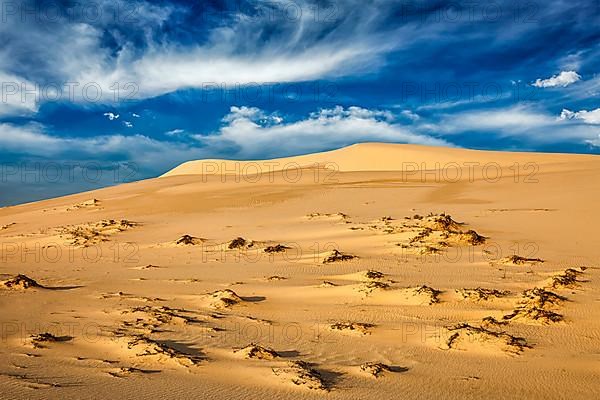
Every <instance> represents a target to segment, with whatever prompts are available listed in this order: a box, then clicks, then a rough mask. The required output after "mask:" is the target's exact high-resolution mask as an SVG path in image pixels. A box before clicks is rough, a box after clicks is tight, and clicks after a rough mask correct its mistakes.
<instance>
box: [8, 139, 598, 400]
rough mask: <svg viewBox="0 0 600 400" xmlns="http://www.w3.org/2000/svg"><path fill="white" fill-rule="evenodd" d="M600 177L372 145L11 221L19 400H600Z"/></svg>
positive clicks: (208, 166) (189, 179)
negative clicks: (599, 232)
mask: <svg viewBox="0 0 600 400" xmlns="http://www.w3.org/2000/svg"><path fill="white" fill-rule="evenodd" d="M599 173H600V159H598V158H597V157H594V156H578V155H563V154H532V153H499V152H482V151H471V150H462V149H448V148H435V147H424V146H412V145H411V146H407V145H387V144H375V143H371V144H361V145H355V146H351V147H348V148H344V149H339V150H334V151H331V152H325V153H320V154H312V155H306V156H298V157H290V158H285V159H278V160H266V161H247V162H236V161H223V160H202V161H192V162H188V163H184V164H183V165H181V166H179V167H177V168H175V169H174V170H172V171H170V172H168V173H166V174H165V175H163V176H162V177H160V178H156V179H150V180H146V181H140V182H134V183H130V184H125V185H120V186H116V187H111V188H106V189H101V190H96V191H93V192H87V193H81V194H76V195H71V196H66V197H62V198H57V199H51V200H47V201H42V202H37V203H31V204H25V205H19V206H14V207H6V208H2V209H0V244H1V247H0V252H1V253H0V257H1V260H2V271H0V310H1V311H2V313H1V314H0V315H1V318H0V323H1V328H2V340H3V346H1V347H0V361H1V362H0V387H1V388H2V389H0V398H10V399H36V398H39V399H48V398H57V399H58V398H60V399H80V398H82V397H85V396H88V397H90V398H91V397H93V398H155V399H170V398H182V397H183V398H185V397H189V396H190V393H194V396H196V397H199V398H211V399H212V398H214V399H228V400H230V399H246V398H253V399H263V398H277V399H312V398H323V397H326V398H331V399H347V398H382V399H394V398H398V397H399V396H401V397H405V398H444V399H464V398H489V399H502V398H531V399H553V398H569V399H586V400H587V399H593V398H596V397H598V389H597V381H598V379H599V378H600V370H599V369H598V368H597V365H598V364H599V362H600V358H599V356H598V351H597V349H598V346H599V345H600V336H599V335H598V332H599V331H600V325H599V324H600V323H599V322H598V321H600V307H598V293H599V291H600V288H599V286H598V282H599V281H600V269H599V265H598V262H599V260H600V246H598V240H597V239H596V238H597V236H598V235H597V232H596V231H597V227H598V226H599V225H600V217H599V216H598V212H597V206H598V200H600V181H599V180H598V174H599ZM509 389H510V390H509ZM83 393H85V396H84V395H83Z"/></svg>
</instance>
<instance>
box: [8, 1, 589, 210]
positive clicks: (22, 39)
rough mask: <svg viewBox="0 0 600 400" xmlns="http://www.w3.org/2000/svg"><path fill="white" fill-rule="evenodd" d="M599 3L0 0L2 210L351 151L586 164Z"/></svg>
mask: <svg viewBox="0 0 600 400" xmlns="http://www.w3.org/2000/svg"><path fill="white" fill-rule="evenodd" d="M599 61H600V0H587V1H581V0H579V1H577V0H569V1H566V0H564V1H563V0H556V1H553V0H550V1H541V0H531V1H529V0H516V1H515V0H508V1H505V0H466V1H451V2H448V1H435V0H411V1H403V0H400V1H380V0H374V1H364V0H362V1H359V0H345V1H341V0H339V1H316V0H293V1H292V0H289V1H288V0H269V1H262V0H253V1H242V0H236V1H217V0H210V1H182V0H177V1H168V0H160V1H158V0H157V1H143V0H133V1H131V0H129V1H119V0H99V1H89V2H81V1H62V0H44V1H25V0H23V1H18V0H10V1H9V0H0V84H1V87H0V94H1V101H0V206H6V205H12V204H18V203H23V202H29V201H34V200H39V199H44V198H49V197H54V196H59V195H63V194H68V193H75V192H79V191H82V190H88V189H93V188H96V187H102V186H107V185H113V184H118V183H122V182H128V181H133V180H139V179H145V178H149V177H155V176H158V175H160V174H162V173H164V172H166V171H167V170H169V169H170V168H173V167H174V166H176V165H178V164H180V163H182V162H184V161H187V160H192V159H200V158H227V159H263V158H273V157H283V156H290V155H297V154H304V153H310V152H316V151H324V150H331V149H334V148H338V147H342V146H346V145H350V144H353V143H359V142H373V141H377V142H391V143H412V144H425V145H435V146H452V147H462V148H473V149H489V150H507V151H543V152H567V153H589V154H598V153H600V63H599Z"/></svg>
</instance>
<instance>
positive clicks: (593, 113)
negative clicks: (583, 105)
mask: <svg viewBox="0 0 600 400" xmlns="http://www.w3.org/2000/svg"><path fill="white" fill-rule="evenodd" d="M559 119H560V120H563V121H564V120H581V121H583V122H584V123H586V124H596V125H597V124H600V108H596V109H595V110H590V111H588V110H581V111H570V110H567V109H566V108H565V109H563V110H562V112H561V113H560V117H559Z"/></svg>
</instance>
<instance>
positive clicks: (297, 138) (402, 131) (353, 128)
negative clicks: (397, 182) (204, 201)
mask: <svg viewBox="0 0 600 400" xmlns="http://www.w3.org/2000/svg"><path fill="white" fill-rule="evenodd" d="M392 120H393V115H392V114H391V113H390V112H389V111H380V110H369V109H365V108H361V107H348V108H343V107H340V106H337V107H334V108H330V109H322V110H320V111H318V112H314V113H311V114H310V115H309V116H308V118H306V119H301V120H298V121H293V122H287V123H284V122H283V119H281V118H280V117H278V116H276V115H268V114H266V113H265V112H264V111H262V110H260V109H257V108H247V107H231V112H230V114H228V115H227V116H226V117H225V118H223V122H224V125H223V126H222V127H221V128H220V129H219V131H218V132H216V133H215V134H213V135H207V136H203V135H195V136H194V138H195V139H197V140H198V141H199V142H200V143H202V144H203V145H206V146H210V148H211V149H213V150H215V151H219V149H228V150H230V151H231V150H232V149H234V150H233V152H234V156H235V157H240V158H256V157H261V158H262V157H280V156H286V155H292V154H303V153H311V152H316V151H322V150H325V149H331V148H337V147H342V146H346V145H349V144H353V143H358V142H365V141H379V142H397V143H412V144H427V145H437V146H451V144H450V143H449V142H447V141H445V140H442V139H437V138H434V137H432V136H428V135H424V134H419V133H414V132H412V131H411V130H409V129H408V128H407V127H405V126H402V125H400V124H396V123H393V122H392Z"/></svg>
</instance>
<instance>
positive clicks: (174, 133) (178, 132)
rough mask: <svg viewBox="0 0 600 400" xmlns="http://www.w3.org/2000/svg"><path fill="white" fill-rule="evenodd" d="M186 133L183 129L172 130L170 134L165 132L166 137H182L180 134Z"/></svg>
mask: <svg viewBox="0 0 600 400" xmlns="http://www.w3.org/2000/svg"><path fill="white" fill-rule="evenodd" d="M184 132H185V131H184V130H183V129H173V130H170V131H168V132H165V135H167V136H177V135H180V134H182V133H184Z"/></svg>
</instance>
